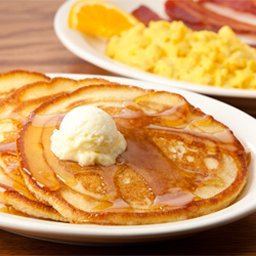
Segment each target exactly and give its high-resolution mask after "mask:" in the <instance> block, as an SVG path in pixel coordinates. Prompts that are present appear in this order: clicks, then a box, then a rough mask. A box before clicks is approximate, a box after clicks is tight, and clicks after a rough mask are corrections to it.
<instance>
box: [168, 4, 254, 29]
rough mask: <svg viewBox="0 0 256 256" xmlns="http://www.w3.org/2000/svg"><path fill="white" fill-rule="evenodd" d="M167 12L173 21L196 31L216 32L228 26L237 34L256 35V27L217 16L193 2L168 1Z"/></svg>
mask: <svg viewBox="0 0 256 256" xmlns="http://www.w3.org/2000/svg"><path fill="white" fill-rule="evenodd" d="M165 10H166V13H167V15H168V16H169V17H170V19H171V20H182V21H184V22H185V23H186V24H187V25H188V26H190V27H192V28H194V29H201V28H202V29H210V30H214V31H216V30H218V29H219V28H221V27H222V26H223V25H228V26H230V27H231V28H232V29H233V30H234V31H235V32H237V33H241V34H256V26H254V25H251V24H247V23H244V22H240V21H237V20H234V19H231V18H229V17H226V16H223V15H221V14H217V13H216V12H213V11H211V10H209V9H207V8H206V7H204V6H203V5H201V4H199V3H196V2H194V1H192V0H168V1H166V3H165Z"/></svg>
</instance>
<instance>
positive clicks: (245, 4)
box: [198, 0, 256, 14]
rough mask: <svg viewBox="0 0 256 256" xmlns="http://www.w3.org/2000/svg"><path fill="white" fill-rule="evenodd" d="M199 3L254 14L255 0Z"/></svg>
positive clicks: (201, 0) (255, 8)
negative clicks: (213, 4)
mask: <svg viewBox="0 0 256 256" xmlns="http://www.w3.org/2000/svg"><path fill="white" fill-rule="evenodd" d="M198 2H199V3H205V2H209V3H215V4H217V5H221V6H225V7H228V8H230V9H233V10H236V11H239V12H247V13H252V14H256V1H255V0H198Z"/></svg>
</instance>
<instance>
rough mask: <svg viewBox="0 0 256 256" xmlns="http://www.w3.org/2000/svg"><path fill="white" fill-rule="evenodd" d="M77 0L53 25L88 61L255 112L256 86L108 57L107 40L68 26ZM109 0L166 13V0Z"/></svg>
mask: <svg viewBox="0 0 256 256" xmlns="http://www.w3.org/2000/svg"><path fill="white" fill-rule="evenodd" d="M74 2H76V0H71V1H67V2H65V3H64V4H63V5H62V6H61V7H60V8H59V10H58V11H57V13H56V16H55V20H54V28H55V31H56V34H57V36H58V38H59V39H60V41H61V42H62V43H63V44H64V46H65V47H66V48H67V49H68V50H70V51H71V52H72V53H74V54H75V55H77V56H78V57H79V58H82V59H84V60H85V61H88V62H90V63H92V64H94V65H97V66H99V67H101V68H103V69H106V70H108V71H110V72H114V73H117V74H120V75H123V76H126V77H131V78H136V79H140V80H144V81H150V82H154V83H157V84H163V85H166V86H168V87H170V88H174V87H176V88H181V89H185V90H190V91H194V92H198V93H203V94H206V95H211V96H212V97H215V98H217V99H220V100H222V101H224V102H227V103H229V104H231V105H234V106H236V107H238V108H240V109H242V110H244V111H246V112H247V113H249V114H251V115H254V116H255V115H256V108H255V99H256V90H249V89H232V88H221V87H213V86H208V85H198V84H192V83H188V82H183V81H177V80H173V79H169V78H164V77H161V76H158V75H154V74H151V73H148V72H144V71H140V70H138V69H135V68H132V67H129V66H127V65H124V64H122V63H119V62H117V61H114V60H112V59H110V58H108V57H107V56H106V55H105V48H106V40H103V39H99V38H96V37H90V36H85V35H83V34H82V33H80V32H78V31H75V30H72V29H69V28H68V25H67V24H68V14H69V11H70V8H71V6H72V4H73V3H74ZM108 2H110V3H113V4H114V5H116V6H117V7H119V8H120V9H123V10H125V11H127V12H131V11H133V10H134V9H136V8H137V7H139V6H140V5H146V6H148V7H150V8H151V9H152V10H154V11H155V12H157V13H158V14H159V15H160V16H161V17H166V14H165V11H164V3H165V0H159V1H147V0H124V1H118V0H109V1H108ZM220 8H221V7H220ZM224 11H225V8H224Z"/></svg>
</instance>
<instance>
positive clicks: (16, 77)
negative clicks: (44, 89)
mask: <svg viewBox="0 0 256 256" xmlns="http://www.w3.org/2000/svg"><path fill="white" fill-rule="evenodd" d="M49 80H50V78H49V77H47V76H46V75H44V74H40V73H37V72H30V71H23V70H14V71H10V72H7V73H2V74H0V99H2V98H6V97H7V96H8V95H9V94H10V93H12V92H13V91H15V90H16V89H18V88H20V87H22V86H24V85H26V84H31V83H35V82H39V81H49Z"/></svg>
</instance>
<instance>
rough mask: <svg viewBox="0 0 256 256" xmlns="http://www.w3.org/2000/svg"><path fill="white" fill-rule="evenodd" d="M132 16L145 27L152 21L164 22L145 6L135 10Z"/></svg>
mask: <svg viewBox="0 0 256 256" xmlns="http://www.w3.org/2000/svg"><path fill="white" fill-rule="evenodd" d="M132 15H133V16H135V17H136V18H137V19H138V20H139V21H140V22H142V23H144V24H145V25H148V23H149V22H150V21H154V20H155V21H157V20H163V18H161V17H160V16H159V15H158V14H157V13H155V12H154V11H153V10H151V9H150V8H148V7H147V6H145V5H141V6H139V7H138V8H137V9H135V10H134V11H133V12H132Z"/></svg>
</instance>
